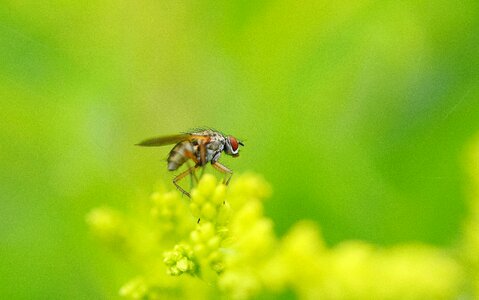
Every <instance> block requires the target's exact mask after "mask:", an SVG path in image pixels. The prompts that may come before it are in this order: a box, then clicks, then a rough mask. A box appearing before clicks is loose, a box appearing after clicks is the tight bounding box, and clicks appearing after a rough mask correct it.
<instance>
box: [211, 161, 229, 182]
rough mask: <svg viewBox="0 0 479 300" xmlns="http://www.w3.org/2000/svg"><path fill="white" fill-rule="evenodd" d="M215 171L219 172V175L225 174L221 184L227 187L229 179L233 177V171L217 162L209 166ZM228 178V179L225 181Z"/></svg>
mask: <svg viewBox="0 0 479 300" xmlns="http://www.w3.org/2000/svg"><path fill="white" fill-rule="evenodd" d="M211 165H212V166H213V167H214V168H215V169H216V170H218V171H220V172H221V173H223V174H225V178H224V180H223V183H224V184H225V185H228V183H229V182H230V179H231V177H232V176H233V171H231V170H230V169H228V168H227V167H225V166H224V165H222V164H220V163H219V162H215V163H212V164H211ZM226 178H228V179H226Z"/></svg>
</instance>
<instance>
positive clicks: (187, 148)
mask: <svg viewBox="0 0 479 300" xmlns="http://www.w3.org/2000/svg"><path fill="white" fill-rule="evenodd" d="M194 153H195V150H194V147H193V145H192V144H191V142H190V141H182V142H179V143H178V144H176V146H175V147H174V148H173V149H172V150H171V151H170V154H169V155H168V170H169V171H174V170H176V169H178V168H179V167H180V166H181V165H182V164H184V163H185V162H186V161H187V160H188V159H190V158H191V157H192V156H193V157H194V156H195V154H194Z"/></svg>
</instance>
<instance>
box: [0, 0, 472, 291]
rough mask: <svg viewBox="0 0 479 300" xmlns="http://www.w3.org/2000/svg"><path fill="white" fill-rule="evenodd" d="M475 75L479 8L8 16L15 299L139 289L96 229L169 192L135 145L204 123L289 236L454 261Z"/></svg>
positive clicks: (244, 8)
mask: <svg viewBox="0 0 479 300" xmlns="http://www.w3.org/2000/svg"><path fill="white" fill-rule="evenodd" d="M478 70H479V3H478V2H477V1H462V2H458V3H455V2H452V1H443V0H439V1H402V2H395V1H367V0H363V1H338V2H331V1H329V2H328V1H308V0H306V1H292V0H284V1H271V0H269V1H249V2H248V1H227V2H226V1H225V2H219V1H157V0H139V1H108V0H107V1H96V0H88V1H55V0H49V1H31V0H24V1H19V0H6V1H3V2H2V4H1V5H0V117H1V121H2V122H1V123H2V124H1V126H0V140H1V146H0V178H1V180H0V192H1V202H0V203H1V204H0V212H1V216H0V217H1V223H0V265H1V266H2V267H1V268H0V279H1V280H2V284H1V286H0V295H1V298H4V299H94V298H105V299H111V298H115V297H118V293H117V292H118V287H119V286H121V285H122V284H123V283H124V282H125V281H126V280H128V279H129V278H131V277H132V276H133V275H134V274H136V272H135V270H131V269H129V268H128V267H127V266H126V265H125V264H124V263H123V262H122V261H120V260H118V259H116V258H115V257H114V256H112V255H110V253H109V252H108V251H107V250H105V249H102V248H101V247H99V246H98V245H97V244H96V243H94V242H93V241H92V238H91V236H90V235H89V234H88V228H87V226H86V225H85V222H84V218H85V215H86V214H87V212H88V211H90V209H91V208H92V207H97V206H100V205H103V204H105V205H110V206H113V207H120V208H122V209H123V210H124V211H128V210H130V209H131V208H132V207H134V206H137V205H138V203H139V202H141V201H143V199H147V197H148V195H149V194H150V193H151V192H152V190H153V186H154V184H155V183H156V182H157V181H162V182H165V183H169V182H170V180H171V179H172V177H173V175H172V174H170V173H168V172H167V171H166V164H165V161H164V160H165V158H166V155H167V153H168V150H169V149H168V147H165V148H157V149H144V148H138V147H134V146H133V145H134V144H135V143H136V142H139V141H140V140H143V139H144V138H147V137H150V136H155V135H161V134H172V133H177V132H181V131H185V130H188V129H190V128H194V127H198V126H211V127H213V128H216V129H218V130H221V131H223V132H225V133H228V134H232V135H235V136H237V137H238V138H240V139H242V140H244V142H245V147H243V148H242V149H241V155H240V157H239V158H235V159H232V158H227V157H222V160H221V161H222V162H224V163H225V165H227V166H229V167H230V168H231V169H233V170H234V171H235V172H237V173H243V172H246V171H253V172H257V173H260V174H262V175H263V176H264V177H265V178H266V179H267V180H268V182H270V183H271V186H272V188H273V194H274V197H273V198H272V199H274V201H269V202H267V203H265V205H266V211H265V214H266V215H267V216H269V217H271V218H272V219H273V220H274V221H275V231H276V232H277V233H278V235H280V236H281V235H282V234H284V233H285V232H286V231H287V229H288V228H290V227H291V225H292V224H294V223H296V222H297V221H298V220H301V219H312V220H314V221H316V222H317V223H318V224H320V226H321V231H322V234H323V236H324V238H325V240H326V242H327V243H328V244H329V245H336V244H338V243H339V242H341V241H345V240H350V239H360V240H364V241H367V242H370V243H374V244H377V245H394V244H396V243H402V242H408V241H420V242H424V243H429V244H433V245H438V246H448V245H451V244H453V243H454V241H456V240H457V239H458V237H459V236H460V231H461V227H460V226H461V224H462V222H463V220H464V218H465V216H466V205H465V203H466V199H467V191H468V177H467V174H466V172H465V170H464V168H463V166H464V165H463V163H464V156H465V149H466V145H467V144H468V143H469V142H470V140H471V139H472V138H473V137H474V136H475V134H476V133H477V132H479V101H478V99H479V76H478V75H479V74H478ZM208 172H211V173H213V174H216V173H214V171H213V170H211V168H210V169H208ZM234 179H235V178H234V176H233V179H232V180H234Z"/></svg>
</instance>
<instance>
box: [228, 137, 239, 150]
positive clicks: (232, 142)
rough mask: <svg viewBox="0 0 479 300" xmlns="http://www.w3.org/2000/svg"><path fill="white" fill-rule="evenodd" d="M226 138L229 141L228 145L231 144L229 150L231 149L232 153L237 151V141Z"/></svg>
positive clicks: (232, 138)
mask: <svg viewBox="0 0 479 300" xmlns="http://www.w3.org/2000/svg"><path fill="white" fill-rule="evenodd" d="M228 138H229V139H230V144H231V148H232V149H233V151H236V150H238V141H237V140H236V139H235V138H234V137H232V136H230V137H228Z"/></svg>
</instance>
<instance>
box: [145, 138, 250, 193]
mask: <svg viewBox="0 0 479 300" xmlns="http://www.w3.org/2000/svg"><path fill="white" fill-rule="evenodd" d="M170 144H176V145H175V146H174V147H173V149H171V151H170V153H169V154H168V160H167V161H168V170H169V171H175V170H177V169H178V168H179V167H181V166H182V165H183V164H184V163H185V162H187V161H189V160H192V161H193V162H194V164H195V165H194V166H192V167H189V168H188V169H187V170H186V171H184V172H182V173H180V174H178V175H177V176H176V177H175V178H174V179H173V184H174V185H175V186H176V188H178V189H179V190H180V191H181V192H182V193H183V194H185V195H187V196H188V197H190V194H189V193H188V192H187V191H185V190H184V189H183V188H182V187H181V186H180V185H179V184H178V182H179V181H180V180H181V179H183V178H185V177H186V176H188V175H190V174H191V176H192V177H194V178H196V175H195V172H196V170H197V169H198V168H200V167H204V166H205V165H206V164H207V163H211V165H212V166H213V167H214V168H215V169H216V170H218V171H220V172H221V173H223V174H225V179H224V184H226V185H228V183H229V181H230V179H231V176H233V171H231V170H230V169H228V168H227V167H226V166H224V165H222V164H221V163H219V162H218V160H219V158H220V156H221V153H222V152H224V153H226V154H227V155H231V156H233V157H237V156H239V146H240V145H241V146H244V144H243V143H242V142H241V141H239V140H237V139H236V138H235V137H233V136H231V135H224V134H222V133H220V132H218V131H215V130H211V129H207V130H200V131H195V132H187V133H182V134H176V135H168V136H160V137H155V138H151V139H147V140H144V141H142V142H140V143H138V144H137V145H138V146H145V147H158V146H165V145H170Z"/></svg>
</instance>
